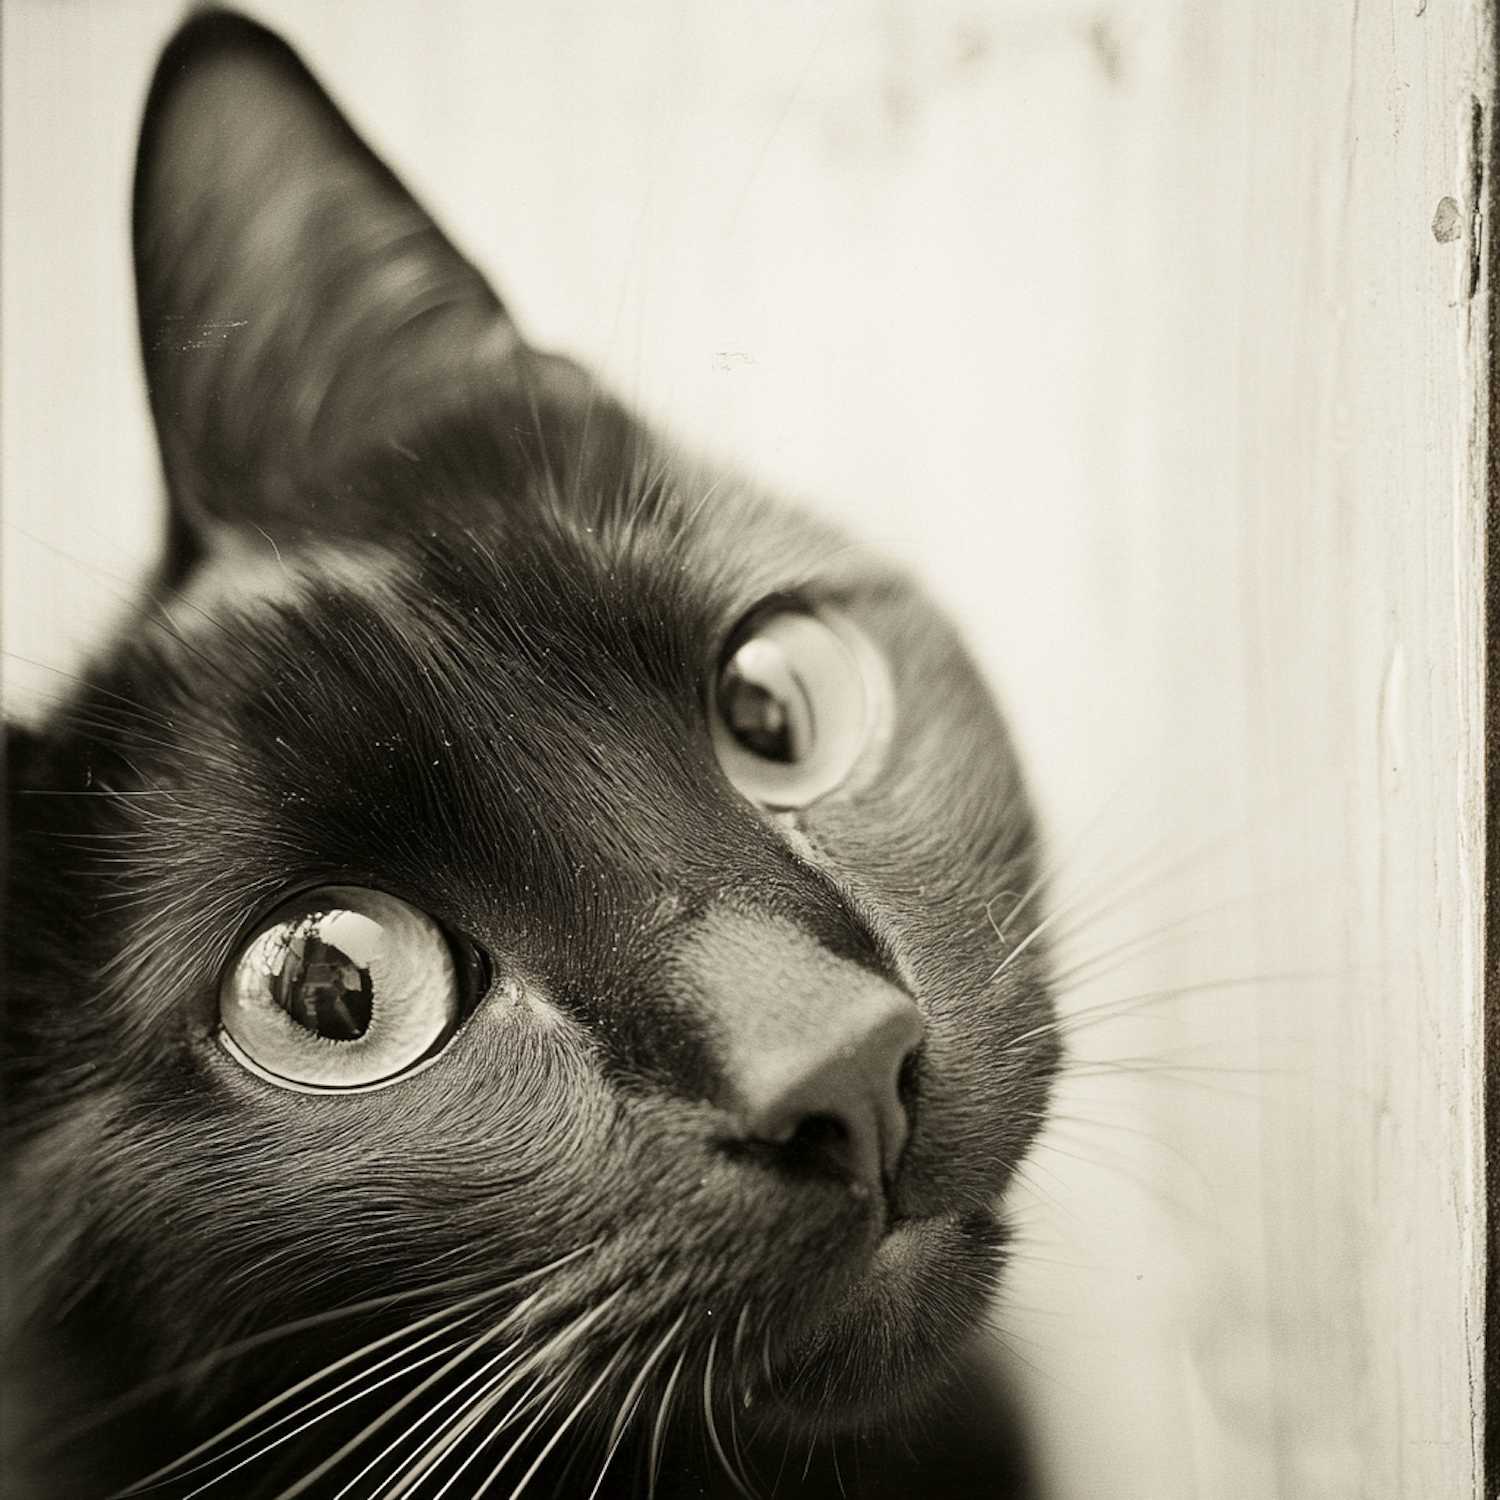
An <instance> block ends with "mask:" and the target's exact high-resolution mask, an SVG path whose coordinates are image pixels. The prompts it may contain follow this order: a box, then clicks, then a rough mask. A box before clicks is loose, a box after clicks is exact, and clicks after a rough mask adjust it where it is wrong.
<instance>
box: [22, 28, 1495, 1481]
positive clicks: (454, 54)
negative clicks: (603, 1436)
mask: <svg viewBox="0 0 1500 1500" xmlns="http://www.w3.org/2000/svg"><path fill="white" fill-rule="evenodd" d="M1484 10H1485V7H1484V6H1483V5H1482V4H1481V3H1480V0H1391V3H1389V4H1387V5H1386V6H1384V7H1381V8H1379V9H1378V11H1377V9H1376V8H1374V7H1372V6H1370V5H1369V4H1365V5H1363V6H1360V5H1358V4H1356V0H1326V3H1325V0H1318V3H1316V4H1308V3H1306V0H1303V3H1301V4H1293V3H1272V0H1266V3H1260V4H1252V3H1250V0H1114V3H1109V0H1097V3H1085V0H1054V3H1047V0H845V3H840V4H833V3H829V0H761V3H759V4H755V5H747V4H744V3H741V0H695V3H693V0H629V3H621V0H560V3H559V0H554V3H550V4H548V5H545V6H540V5H535V4H527V3H522V0H511V3H484V0H473V3H459V0H448V3H442V4H432V3H429V4H425V5H419V4H416V3H398V0H271V3H266V4H263V5H260V6H258V8H257V13H258V14H259V15H260V16H261V17H262V18H263V19H266V20H268V21H269V22H271V23H272V24H275V25H277V26H279V27H280V28H281V29H283V30H284V31H285V32H286V33H287V34H288V35H289V36H290V37H291V39H292V40H293V41H294V42H296V43H297V44H298V45H299V46H300V47H301V48H302V50H303V51H304V54H305V56H306V57H307V58H308V60H309V61H310V63H311V64H312V66H313V67H314V69H315V71H317V72H318V73H319V74H320V75H321V76H322V77H323V79H324V81H325V82H326V83H327V84H328V85H329V86H330V88H331V89H332V91H333V92H334V94H335V96H336V97H338V98H339V99H340V100H341V101H342V102H343V103H344V105H345V106H346V108H347V109H348V110H349V111H350V113H351V114H352V116H353V117H354V118H355V120H356V121H357V123H358V124H359V125H360V126H361V128H362V129H364V130H365V131H366V133H367V134H368V135H369V136H370V137H371V139H372V140H373V142H374V143H375V144H376V146H377V148H378V149H380V150H381V151H383V152H385V153H386V154H387V155H388V156H389V157H390V159H391V160H392V161H393V163H394V164H395V165H396V167H397V168H398V170H399V171H400V172H401V173H402V174H403V175H404V176H406V178H407V179H408V181H409V182H411V183H412V185H413V186H415V187H416V188H417V190H418V192H419V193H420V194H421V195H422V196H423V197H424V198H425V199H426V200H427V201H428V203H429V205H430V206H431V207H432V208H433V209H434V211H435V212H436V213H437V215H438V217H439V218H440V219H442V220H443V221H444V222H445V224H446V225H447V226H448V227H449V228H450V229H451V230H452V231H453V232H454V233H455V235H456V237H457V238H458V239H459V241H460V242H461V243H462V244H463V245H464V246H465V247H466V248H467V249H468V250H469V251H470V252H471V253H472V254H473V255H474V257H475V258H476V259H477V260H478V261H479V262H480V263H481V264H482V265H484V266H485V267H486V268H487V269H488V270H489V271H490V272H491V273H492V274H493V276H494V278H495V280H496V282H497V284H498V286H499V287H500V289H501V291H502V294H503V295H505V296H506V297H507V299H508V300H509V302H510V303H511V305H512V307H513V309H514V310H515V311H516V313H517V314H518V316H519V317H520V319H521V320H522V322H523V325H524V326H525V327H526V328H527V329H528V331H529V332H530V333H531V334H532V336H533V337H534V338H535V339H537V340H538V341H541V342H546V343H551V344H554V345H558V346H561V347H564V348H566V349H568V350H570V351H572V352H575V353H577V354H579V355H581V356H582V357H584V358H585V359H587V360H589V361H590V362H592V363H594V364H596V365H597V366H600V367H602V368H603V369H604V370H605V372H606V373H607V374H608V375H609V377H610V378H611V379H612V380H613V381H614V382H615V384H616V385H617V386H618V387H620V388H622V389H623V390H624V391H625V392H626V393H627V394H629V395H630V396H632V397H633V398H634V399H635V400H636V401H637V402H638V403H639V404H640V405H642V406H643V407H644V408H645V409H646V410H647V411H649V412H651V413H652V414H654V415H656V416H658V417H660V418H661V419H663V420H664V421H666V422H667V423H668V424H669V425H671V426H672V427H674V428H675V429H676V430H678V431H679V432H681V433H682V434H683V435H685V436H686V437H688V438H689V439H690V440H691V441H692V442H693V443H694V444H696V445H697V446H698V447H699V448H701V449H707V450H709V451H711V452H714V453H717V454H720V455H722V456H724V457H725V458H727V459H730V460H733V461H736V462H739V463H741V464H743V465H744V466H746V467H748V468H750V469H752V470H753V471H755V472H757V473H759V474H760V475H762V476H764V477H765V478H767V479H769V480H772V481H774V482H775V483H776V484H778V485H780V486H781V487H782V488H783V489H785V490H786V491H787V492H789V493H791V494H793V495H797V496H800V497H803V498H806V499H809V500H811V501H813V502H815V503H818V504H820V505H824V506H826V507H828V508H829V509H830V510H832V511H834V512H836V513H838V514H841V515H844V516H847V517H849V518H850V519H851V521H852V522H853V523H855V524H856V525H858V526H859V527H860V528H861V529H862V530H863V531H864V532H865V533H866V534H867V535H869V536H871V537H872V538H874V539H875V540H877V541H878V542H880V543H881V544H883V545H885V546H886V547H888V548H891V549H893V550H895V551H896V552H898V553H900V554H901V555H903V556H905V557H906V558H908V559H909V560H910V561H911V563H912V564H913V565H914V566H915V567H916V568H918V569H919V570H920V571H921V572H922V573H924V574H925V575H926V576H927V577H928V578H929V579H930V580H931V582H932V585H933V587H934V589H935V590H936V591H937V592H938V593H939V594H940V595H941V596H942V597H943V598H944V599H945V600H946V601H947V602H948V603H949V604H950V606H951V608H952V609H953V610H954V612H955V613H956V614H957V615H958V616H959V618H960V619H961V620H962V621H963V622H964V624H965V627H966V629H967V630H968V632H969V634H970V637H971V639H972V640H973V642H974V644H975V647H976V649H977V651H978V652H979V653H980V655H981V657H982V659H983V660H984V661H985V662H986V664H987V666H988V667H989V669H990V671H991V673H992V675H993V677H994V679H995V681H996V683H997V685H998V687H999V689H1000V691H1001V692H1002V695H1003V697H1004V699H1005V701H1006V703H1007V705H1008V708H1009V710H1010V713H1011V717H1012V719H1013V720H1014V723H1015V726H1016V729H1017V732H1018V734H1019V737H1020V740H1021V743H1022V747H1023V750H1024V751H1025V753H1026V755H1027V758H1028V760H1029V762H1030V767H1031V772H1032V776H1033V779H1034V782H1035V784H1036V787H1037V790H1038V793H1039V796H1040V799H1041V802H1042V805H1043V809H1044V813H1045V816H1046V819H1047V823H1048V827H1049V831H1050V833H1051V835H1052V840H1053V843H1054V847H1055V850H1056V854H1057V862H1058V869H1059V873H1058V889H1057V901H1058V906H1059V918H1058V921H1059V923H1060V925H1061V927H1062V929H1063V931H1064V933H1065V935H1066V937H1067V946H1066V950H1065V955H1066V956H1065V964H1066V966H1067V969H1068V973H1067V975H1066V976H1065V977H1066V979H1067V984H1066V986H1065V993H1064V997H1063V1003H1064V1005H1065V1007H1066V1009H1067V1011H1068V1013H1069V1015H1070V1016H1072V1017H1073V1018H1074V1021H1073V1026H1074V1037H1075V1066H1074V1070H1073V1074H1072V1076H1071V1077H1070V1079H1069V1080H1068V1082H1067V1084H1066V1086H1065V1088H1064V1090H1063V1092H1062V1097H1061V1098H1060V1100H1059V1107H1058V1121H1057V1124H1056V1126H1055V1127H1054V1130H1053V1132H1052V1134H1051V1137H1050V1139H1049V1143H1048V1145H1047V1146H1046V1148H1045V1149H1044V1150H1043V1151H1042V1152H1041V1153H1039V1155H1038V1157H1037V1160H1036V1161H1035V1163H1034V1164H1033V1167H1032V1170H1031V1172H1030V1174H1029V1181H1028V1187H1027V1190H1026V1192H1024V1193H1023V1194H1021V1195H1018V1201H1017V1205H1016V1211H1017V1214H1018V1216H1019V1219H1020V1222H1021V1224H1022V1228H1023V1231H1024V1235H1025V1250H1024V1252H1023V1258H1022V1263H1021V1264H1020V1265H1019V1266H1018V1268H1017V1274H1016V1276H1015V1278H1014V1281H1013V1284H1012V1289H1011V1293H1010V1296H1009V1298H1008V1299H1007V1303H1006V1305H1005V1307H1004V1308H1003V1309H1002V1310H1001V1311H1000V1313H999V1314H998V1315H997V1316H998V1321H999V1324H1000V1327H1001V1329H1002V1330H1003V1331H1002V1334H1001V1342H1002V1343H1003V1345H1004V1347H1006V1348H1007V1349H1009V1350H1010V1351H1011V1354H1010V1356H1009V1357H1010V1358H1011V1359H1012V1361H1013V1363H1014V1366H1015V1368H1016V1369H1017V1371H1018V1372H1019V1375H1020V1378H1021V1379H1022V1380H1023V1382H1024V1384H1025V1387H1026V1391H1027V1399H1028V1402H1029V1404H1030V1405H1031V1407H1032V1409H1033V1413H1034V1417H1035V1422H1036V1426H1037V1430H1038V1432H1039V1434H1040V1439H1041V1442H1042V1446H1043V1450H1044V1455H1045V1458H1046V1462H1047V1467H1048V1471H1049V1473H1050V1475H1051V1477H1052V1481H1053V1486H1054V1489H1055V1492H1056V1494H1057V1495H1058V1496H1061V1497H1075V1496H1076V1497H1086V1496H1087V1497H1092V1496H1098V1495H1108V1496H1111V1497H1113V1500H1131V1497H1138V1500H1174V1497H1178V1496H1181V1497H1216V1496H1223V1497H1231V1496H1234V1497H1240V1496H1243V1497H1246V1500H1252V1497H1266V1496H1272V1495H1277V1496H1288V1497H1293V1496H1295V1497H1302V1496H1307V1497H1314V1496H1316V1497H1326V1500H1348V1497H1351V1496H1356V1495H1368V1496H1372V1497H1373V1496H1386V1495H1392V1496H1394V1495H1400V1496H1402V1497H1414V1496H1433V1497H1443V1500H1447V1497H1452V1496H1458V1495H1464V1494H1468V1493H1470V1492H1471V1491H1472V1489H1473V1486H1474V1477H1473V1476H1474V1473H1475V1464H1476V1461H1477V1460H1476V1448H1475V1443H1476V1442H1477V1434H1478V1429H1477V1426H1476V1424H1475V1421H1474V1413H1473V1406H1474V1402H1475V1401H1476V1400H1477V1399H1478V1398H1477V1394H1476V1393H1477V1391H1478V1388H1479V1369H1480V1366H1479V1365H1478V1363H1477V1362H1476V1361H1477V1359H1478V1348H1479V1346H1478V1331H1477V1330H1478V1328H1479V1320H1480V1317H1481V1313H1482V1307H1481V1295H1480V1288H1481V1280H1482V1278H1481V1268H1482V1260H1481V1246H1482V1223H1481V1221H1480V1219H1479V1216H1478V1207H1477V1205H1478V1202H1479V1189H1478V1177H1477V1175H1476V1174H1477V1173H1478V1172H1479V1170H1480V1152H1479V1138H1478V1135H1477V1129H1478V1124H1477V1121H1478V1082H1479V1080H1478V1071H1477V1070H1478V1061H1479V1057H1478V1042H1479V1031H1478V1025H1479V1022H1478V992H1477V976H1478V965H1479V962H1480V949H1479V946H1478V944H1479V931H1480V929H1479V916H1480V910H1479V894H1478V872H1479V867H1480V857H1481V851H1482V847H1483V846H1482V842H1481V829H1480V824H1479V821H1478V811H1477V809H1478V802H1477V797H1478V786H1479V779H1478V778H1479V769H1478V768H1479V751H1480V740H1479V734H1480V725H1479V717H1478V715H1479V699H1478V688H1479V638H1478V630H1479V622H1480V614H1479V602H1480V601H1479V594H1478V571H1477V570H1478V562H1479V534H1480V516H1481V512H1480V498H1481V497H1480V493H1479V488H1478V484H1479V474H1480V464H1479V457H1480V455H1479V452H1478V450H1477V448H1476V446H1475V445H1476V443H1478V441H1479V439H1480V437H1481V436H1482V433H1481V426H1482V424H1481V422H1480V413H1481V412H1482V410H1483V402H1484V399H1485V388H1484V385H1483V381H1482V364H1483V361H1482V351H1483V347H1484V339H1485V331H1486V328H1487V320H1488V318H1489V315H1490V314H1489V308H1490V293H1489V289H1488V286H1487V285H1481V287H1480V288H1479V293H1478V295H1477V296H1475V297H1470V295H1469V281H1468V275H1469V272H1468V267H1469V258H1470V250H1471V240H1470V232H1471V224H1470V210H1471V209H1472V207H1473V194H1472V187H1471V181H1470V164H1469V158H1468V154H1467V153H1468V150H1469V147H1468V141H1469V139H1470V126H1469V116H1470V108H1471V99H1472V98H1475V97H1477V98H1479V99H1482V100H1485V101H1488V100H1489V99H1490V98H1491V96H1492V80H1491V77H1490V75H1489V73H1488V72H1487V71H1485V70H1484V69H1483V68H1482V66H1481V59H1484V58H1486V57H1487V56H1488V51H1487V47H1488V41H1487V37H1486V34H1485V31H1484V26H1485V21H1484V16H1483V12H1484ZM177 14H178V7H177V6H176V5H175V4H162V3H156V0H131V3H126V0H93V3H89V0H72V3H63V0H6V3H5V6H4V10H3V17H0V22H3V28H4V32H3V43H4V57H3V64H4V79H3V82H4V121H3V124H4V141H3V145H4V159H3V193H4V199H3V219H0V235H3V240H0V248H3V272H4V282H3V295H4V343H3V371H0V373H3V407H0V417H3V450H0V479H3V494H4V506H5V512H4V514H5V533H4V566H5V574H4V604H5V632H6V649H7V658H6V663H5V673H6V690H7V699H8V702H9V703H11V704H12V705H13V706H14V708H15V710H16V711H19V712H22V713H34V712H37V711H39V709H40V707H41V706H42V705H43V704H44V703H45V701H46V700H47V698H48V696H49V695H50V694H52V693H54V692H55V691H56V689H57V684H58V683H59V681H61V680H62V679H61V678H60V677H59V675H58V674H59V672H66V671H67V670H69V669H70V668H71V667H73V666H74V665H76V661H77V659H78V654H79V652H80V651H82V650H85V649H86V648H87V646H88V643H89V642H91V641H93V640H95V639H97V637H98V635H99V633H100V631H101V630H103V629H106V628H107V625H108V622H109V620H110V619H111V618H113V617H115V616H117V615H118V614H119V613H120V612H121V611H123V610H125V609H127V608H129V607H130V603H131V601H132V598H133V593H132V591H133V588H134V586H135V584H136V582H137V580H138V579H139V577H140V575H141V572H142V570H143V569H144V567H145V566H146V565H147V564H148V563H149V560H150V558H151V555H152V547H153V543H154V529H155V526H156V524H157V522H158V500H157V494H156V479H155V470H154V455H153V450H152V447H151V439H150V434H149V431H148V428H147V425H146V417H145V404H144V400H143V398H142V395H141V393H140V383H139V378H138V375H137V373H136V368H135V365H136V352H135V345H134V331H133V326H132V311H131V302H130V294H129V287H128V279H127V277H128V255H127V244H128V241H127V202H128V183H129V172H130V161H131V156H132V152H133V132H134V129H135V124H136V118H137V114H138V110H139V107H140V101H141V98H142V96H143V93H144V89H145V85H146V81H147V79H148V77H149V73H150V69H151V67H152V65H153V63H154V60H155V54H156V51H157V49H158V48H159V46H160V43H161V41H162V40H163V38H164V37H165V35H166V34H167V33H168V32H169V31H170V30H171V28H172V26H173V25H174V24H175V20H176V17H177ZM1445 196H1451V197H1453V198H1454V200H1455V202H1456V204H1457V205H1458V206H1459V210H1460V212H1459V215H1458V219H1457V223H1458V227H1459V233H1458V237H1457V238H1455V239H1449V240H1440V239H1439V238H1437V237H1436V236H1435V235H1434V232H1433V229H1432V223H1433V217H1434V213H1435V211H1436V209H1437V207H1438V204H1439V201H1440V200H1441V199H1442V198H1444V197H1445Z"/></svg>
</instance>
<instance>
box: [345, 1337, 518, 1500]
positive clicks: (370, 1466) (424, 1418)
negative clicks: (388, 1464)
mask: <svg viewBox="0 0 1500 1500" xmlns="http://www.w3.org/2000/svg"><path fill="white" fill-rule="evenodd" d="M519 1347H520V1344H519V1341H518V1342H516V1343H511V1344H507V1345H506V1346H505V1348H503V1349H502V1350H500V1352H499V1353H498V1354H495V1355H492V1356H491V1357H490V1358H489V1359H488V1360H486V1361H485V1362H484V1364H482V1365H481V1366H480V1367H479V1369H478V1370H476V1371H475V1372H474V1373H473V1374H472V1375H470V1376H468V1377H467V1378H466V1379H464V1380H462V1381H460V1382H459V1384H458V1385H456V1386H455V1387H454V1388H453V1390H451V1391H450V1392H449V1393H448V1394H447V1395H446V1396H444V1397H443V1399H442V1400H441V1401H438V1402H436V1403H434V1404H433V1405H432V1406H430V1407H428V1408H426V1409H425V1410H424V1411H423V1412H422V1413H421V1415H420V1416H419V1417H418V1418H417V1419H416V1421H414V1422H412V1423H411V1424H410V1425H409V1426H408V1427H406V1428H404V1429H403V1430H402V1431H401V1432H400V1433H398V1434H397V1436H396V1437H394V1438H392V1439H391V1441H390V1442H389V1443H387V1444H386V1445H385V1447H384V1448H382V1449H381V1450H380V1452H379V1453H377V1454H376V1455H375V1457H374V1458H372V1459H371V1460H370V1461H369V1463H367V1464H366V1465H365V1466H364V1468H362V1469H361V1470H360V1471H359V1473H358V1474H356V1475H355V1476H354V1477H353V1478H352V1479H351V1480H349V1482H348V1483H347V1484H345V1485H344V1487H343V1488H342V1489H341V1490H339V1492H338V1494H337V1495H335V1496H334V1500H344V1497H345V1496H347V1495H349V1494H350V1493H351V1492H352V1491H353V1490H354V1488H355V1486H356V1485H358V1484H359V1482H360V1481H361V1480H362V1479H364V1478H365V1476H366V1475H367V1474H370V1473H371V1472H372V1471H373V1470H375V1469H376V1468H378V1467H379V1466H380V1465H381V1464H382V1463H384V1462H385V1460H386V1459H387V1458H389V1457H390V1456H391V1454H392V1453H394V1452H395V1451H396V1450H397V1449H398V1448H400V1447H402V1446H403V1445H404V1444H405V1443H406V1442H407V1441H408V1440H409V1439H410V1438H411V1437H412V1436H413V1435H414V1434H415V1433H416V1432H418V1431H419V1430H420V1429H421V1428H422V1427H424V1426H425V1425H426V1424H427V1423H429V1422H431V1421H433V1420H434V1419H435V1418H436V1419H441V1413H442V1411H443V1408H444V1407H445V1406H448V1405H449V1404H450V1403H452V1402H453V1401H455V1400H457V1399H458V1398H459V1397H461V1396H462V1394H463V1393H464V1391H465V1390H467V1389H468V1388H469V1387H470V1386H471V1385H473V1384H474V1383H475V1382H476V1381H482V1380H483V1379H484V1378H485V1376H486V1375H487V1374H488V1373H489V1371H490V1370H492V1369H493V1368H494V1367H495V1366H496V1365H497V1364H499V1363H500V1362H501V1361H502V1360H504V1359H505V1358H506V1357H507V1356H508V1355H511V1354H513V1353H514V1352H515V1351H516V1350H517V1349H518V1348H519ZM517 1363H519V1361H517ZM504 1374H505V1372H504V1371H502V1372H501V1374H500V1376H498V1377H496V1378H497V1379H503V1378H504ZM487 1390H488V1387H486V1388H484V1389H481V1390H480V1391H479V1393H478V1394H477V1395H475V1396H471V1397H470V1398H469V1400H468V1401H467V1402H465V1403H464V1404H463V1405H462V1406H460V1408H459V1412H458V1413H457V1414H455V1416H456V1415H460V1414H461V1413H462V1412H464V1411H466V1410H467V1409H468V1407H469V1406H471V1405H472V1404H473V1403H474V1402H475V1401H479V1400H482V1399H483V1398H484V1396H485V1395H486V1393H487ZM443 1420H444V1421H445V1425H451V1423H452V1421H453V1420H454V1419H453V1418H447V1419H443ZM442 1435H443V1434H442V1433H439V1435H438V1436H439V1438H441V1437H442ZM432 1451H433V1450H432V1448H431V1447H429V1449H428V1453H429V1454H431V1453H432ZM423 1456H424V1455H421V1454H418V1459H419V1461H420V1460H421V1459H422V1457H423ZM438 1457H439V1458H440V1457H441V1455H438ZM430 1467H431V1465H430V1464H429V1465H426V1466H424V1468H423V1470H422V1472H423V1473H426V1472H428V1471H429V1469H430ZM397 1477H398V1478H399V1477H400V1476H397ZM408 1477H409V1478H411V1479H412V1481H413V1482H414V1481H415V1479H419V1478H421V1474H417V1475H415V1476H412V1475H411V1471H410V1470H408ZM409 1488H410V1484H409V1483H407V1482H406V1481H405V1480H403V1482H402V1485H401V1488H399V1489H395V1490H389V1491H387V1493H389V1494H390V1495H391V1496H392V1497H394V1496H397V1495H400V1494H403V1493H405V1492H406V1491H407V1490H408V1489H409Z"/></svg>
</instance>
